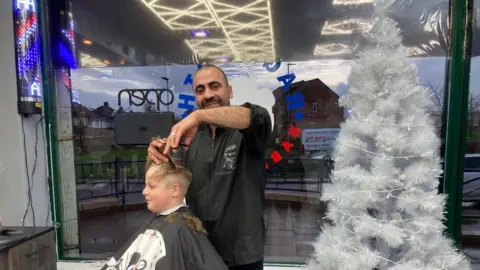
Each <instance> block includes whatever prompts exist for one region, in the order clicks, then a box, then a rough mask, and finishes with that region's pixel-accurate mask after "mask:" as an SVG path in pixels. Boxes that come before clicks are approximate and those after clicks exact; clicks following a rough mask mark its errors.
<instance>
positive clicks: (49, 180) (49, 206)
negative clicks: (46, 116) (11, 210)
mask: <svg viewBox="0 0 480 270" xmlns="http://www.w3.org/2000/svg"><path fill="white" fill-rule="evenodd" d="M40 126H41V127H42V130H41V131H42V140H43V143H44V144H45V152H47V149H46V148H47V145H48V144H47V141H46V140H45V128H44V126H43V121H41V122H40ZM48 163H49V160H47V161H46V162H45V171H47V170H48ZM46 175H47V181H46V182H45V187H46V191H47V198H48V209H47V217H46V218H45V226H49V225H48V222H49V221H50V222H51V220H50V213H51V211H52V209H51V208H52V205H51V203H50V182H51V181H52V177H50V176H48V172H47V173H46Z"/></svg>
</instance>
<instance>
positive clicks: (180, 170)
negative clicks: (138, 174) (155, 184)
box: [145, 159, 192, 195]
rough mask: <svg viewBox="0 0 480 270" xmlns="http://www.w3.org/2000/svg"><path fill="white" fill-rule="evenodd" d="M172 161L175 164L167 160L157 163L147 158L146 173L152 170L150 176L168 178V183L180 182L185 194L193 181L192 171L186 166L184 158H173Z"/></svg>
mask: <svg viewBox="0 0 480 270" xmlns="http://www.w3.org/2000/svg"><path fill="white" fill-rule="evenodd" d="M172 161H173V165H175V166H172V164H170V163H165V162H162V163H160V164H158V165H157V164H155V163H154V162H153V161H151V160H147V163H146V164H145V174H146V173H147V172H148V171H152V174H151V175H150V177H152V178H155V179H158V180H160V179H162V181H164V180H168V182H167V183H166V184H167V185H168V184H173V183H174V182H178V183H180V184H181V186H182V189H183V194H184V195H185V193H187V189H188V187H189V186H190V183H191V181H192V173H191V172H190V171H189V170H188V169H187V168H185V165H184V164H183V161H182V160H178V159H172ZM167 176H170V177H167Z"/></svg>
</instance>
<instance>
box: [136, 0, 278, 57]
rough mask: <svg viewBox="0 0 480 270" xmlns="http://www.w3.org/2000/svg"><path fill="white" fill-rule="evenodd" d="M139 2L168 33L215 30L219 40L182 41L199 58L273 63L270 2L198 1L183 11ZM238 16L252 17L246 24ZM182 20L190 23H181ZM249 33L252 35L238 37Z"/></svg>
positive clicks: (198, 39) (273, 49)
mask: <svg viewBox="0 0 480 270" xmlns="http://www.w3.org/2000/svg"><path fill="white" fill-rule="evenodd" d="M142 2H143V3H144V4H145V5H146V6H147V7H148V8H149V9H150V10H151V11H152V12H153V13H154V14H155V15H156V16H157V17H158V18H159V19H160V20H161V21H162V22H163V23H164V24H165V25H166V26H167V27H168V28H170V29H171V30H173V31H181V30H196V29H210V30H211V29H218V30H221V32H222V33H223V36H222V37H218V38H215V39H209V38H193V39H189V40H185V43H186V44H187V46H188V47H189V48H190V49H191V50H192V51H193V52H194V53H195V54H198V55H199V57H221V56H233V57H235V60H236V61H239V60H251V59H258V58H264V59H259V60H274V59H275V58H276V52H275V48H274V41H273V25H272V18H271V10H270V8H271V7H270V0H257V1H255V2H252V3H249V4H247V5H244V6H235V5H230V4H227V3H224V2H222V1H221V0H198V1H195V2H194V4H192V5H189V6H186V7H172V6H165V5H163V4H162V3H161V2H160V1H159V0H152V1H149V0H142ZM242 14H245V15H248V17H254V18H253V19H251V20H250V21H249V22H244V21H239V20H235V17H236V16H241V15H242ZM185 19H188V21H192V22H193V23H188V24H187V23H185V21H186V20H185ZM245 29H251V30H252V33H251V34H250V33H248V34H245V33H241V31H242V30H245Z"/></svg>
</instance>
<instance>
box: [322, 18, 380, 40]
mask: <svg viewBox="0 0 480 270" xmlns="http://www.w3.org/2000/svg"><path fill="white" fill-rule="evenodd" d="M372 27H373V24H372V22H371V21H368V20H362V19H349V20H340V21H326V22H325V24H324V25H323V29H322V33H321V34H322V35H324V36H326V35H351V34H353V32H358V33H364V32H368V31H370V30H371V29H372Z"/></svg>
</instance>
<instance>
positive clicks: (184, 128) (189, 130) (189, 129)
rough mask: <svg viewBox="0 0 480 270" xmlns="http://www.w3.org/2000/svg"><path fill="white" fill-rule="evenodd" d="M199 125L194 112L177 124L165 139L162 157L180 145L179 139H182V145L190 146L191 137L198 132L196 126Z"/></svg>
mask: <svg viewBox="0 0 480 270" xmlns="http://www.w3.org/2000/svg"><path fill="white" fill-rule="evenodd" d="M199 125H200V120H199V118H198V114H197V113H196V111H194V112H192V113H191V114H189V115H188V116H187V117H185V118H184V119H183V120H182V121H180V122H178V124H176V125H175V126H173V127H172V131H171V132H170V135H169V136H168V139H167V146H166V147H165V151H164V152H163V155H167V154H168V153H169V152H170V151H171V150H176V149H177V148H178V145H179V144H180V139H181V138H182V137H184V141H183V144H184V145H187V146H188V145H190V142H191V141H192V139H193V136H195V134H196V133H197V131H198V126H199Z"/></svg>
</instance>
